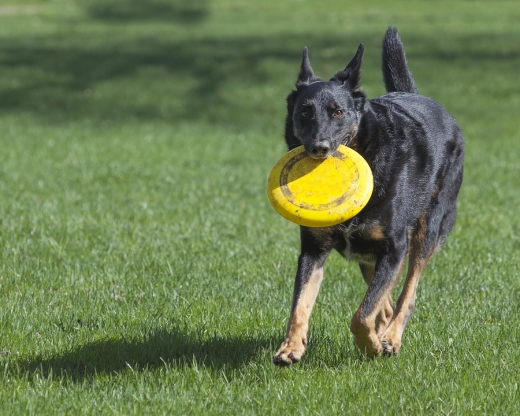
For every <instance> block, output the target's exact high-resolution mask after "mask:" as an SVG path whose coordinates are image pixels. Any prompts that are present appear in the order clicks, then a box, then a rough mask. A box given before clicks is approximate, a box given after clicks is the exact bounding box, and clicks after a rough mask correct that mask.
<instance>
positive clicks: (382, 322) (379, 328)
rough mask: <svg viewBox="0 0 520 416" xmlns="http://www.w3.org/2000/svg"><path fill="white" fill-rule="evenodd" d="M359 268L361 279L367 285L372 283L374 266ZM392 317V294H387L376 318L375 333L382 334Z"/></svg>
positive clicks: (365, 265) (361, 265) (366, 265)
mask: <svg viewBox="0 0 520 416" xmlns="http://www.w3.org/2000/svg"><path fill="white" fill-rule="evenodd" d="M359 268H360V269H361V274H362V275H363V279H365V282H366V284H367V285H369V284H370V282H371V281H372V277H374V272H375V269H376V268H375V266H374V265H373V264H360V265H359ZM393 316H394V302H393V301H392V294H391V293H389V294H388V296H387V298H386V302H385V303H384V305H383V307H382V309H381V310H380V311H379V313H378V314H377V316H376V325H375V331H376V333H377V334H378V335H380V334H382V333H383V332H384V331H385V330H386V328H387V327H388V324H390V321H391V320H392V317H393Z"/></svg>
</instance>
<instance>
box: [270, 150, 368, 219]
mask: <svg viewBox="0 0 520 416" xmlns="http://www.w3.org/2000/svg"><path fill="white" fill-rule="evenodd" d="M373 187H374V179H373V176H372V171H371V170H370V166H368V163H367V162H366V160H365V159H363V157H362V156H361V155H360V154H359V153H357V152H356V151H354V150H352V149H351V148H349V147H346V146H343V145H340V146H339V148H338V150H337V151H336V152H334V154H332V155H331V156H329V157H328V158H326V159H313V158H311V157H310V156H308V155H307V153H306V152H305V148H304V147H303V146H300V147H297V148H296V149H293V150H291V151H290V152H288V153H286V154H285V155H284V156H283V157H282V158H281V159H280V160H279V161H278V162H277V163H276V164H275V165H274V167H273V169H272V170H271V173H270V174H269V179H268V181H267V195H268V197H269V201H270V202H271V205H272V206H273V208H274V209H275V210H276V211H277V212H278V213H279V214H280V215H281V216H282V217H284V218H286V219H288V220H289V221H292V222H295V223H296V224H300V225H303V226H306V227H328V226H331V225H336V224H340V223H342V222H344V221H346V220H348V219H350V218H352V217H354V216H355V215H356V214H358V213H359V212H360V211H361V210H362V209H363V207H364V206H365V205H366V204H367V203H368V201H369V199H370V196H371V195H372V189H373Z"/></svg>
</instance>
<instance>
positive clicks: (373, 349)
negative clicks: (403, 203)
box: [350, 230, 408, 357]
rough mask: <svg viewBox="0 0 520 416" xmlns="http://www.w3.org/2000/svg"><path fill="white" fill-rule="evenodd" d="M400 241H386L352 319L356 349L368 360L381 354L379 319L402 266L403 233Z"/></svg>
mask: <svg viewBox="0 0 520 416" xmlns="http://www.w3.org/2000/svg"><path fill="white" fill-rule="evenodd" d="M401 234H402V235H401V236H400V237H397V238H395V239H392V240H389V241H387V248H386V250H385V253H384V254H382V255H381V256H380V257H379V258H378V259H377V261H376V264H375V269H374V273H373V277H372V279H371V280H370V284H369V285H368V290H367V292H366V294H365V297H364V298H363V301H362V302H361V305H360V307H359V308H358V310H357V311H356V313H355V314H354V316H353V317H352V322H351V324H350V330H351V331H352V333H353V334H354V340H355V342H356V345H357V346H358V347H359V349H360V350H361V351H363V352H364V353H365V354H367V355H368V356H369V357H375V356H377V355H380V354H381V353H382V352H383V345H382V344H381V341H380V335H381V332H380V333H378V330H379V331H381V330H382V329H384V325H382V322H381V317H383V316H384V317H385V319H386V310H387V307H388V304H389V299H390V295H391V293H392V289H393V288H394V286H395V284H396V282H397V280H398V279H399V276H400V275H401V271H402V268H403V264H404V259H405V257H406V253H407V251H408V244H407V243H408V241H407V235H406V231H404V230H403V232H402V233H401Z"/></svg>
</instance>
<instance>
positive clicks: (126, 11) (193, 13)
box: [82, 0, 209, 24]
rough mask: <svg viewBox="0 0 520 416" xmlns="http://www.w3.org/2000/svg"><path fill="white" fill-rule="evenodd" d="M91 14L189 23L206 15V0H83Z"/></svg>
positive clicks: (112, 18) (112, 19) (108, 18)
mask: <svg viewBox="0 0 520 416" xmlns="http://www.w3.org/2000/svg"><path fill="white" fill-rule="evenodd" d="M82 6H83V7H84V8H85V9H86V11H87V12H88V14H89V15H90V16H92V17H93V18H96V19H100V20H106V21H110V22H125V21H136V20H164V21H168V22H175V23H182V24H191V23H197V22H200V21H201V20H204V19H205V18H206V17H208V15H209V8H208V4H207V0H189V1H185V0H85V1H83V2H82Z"/></svg>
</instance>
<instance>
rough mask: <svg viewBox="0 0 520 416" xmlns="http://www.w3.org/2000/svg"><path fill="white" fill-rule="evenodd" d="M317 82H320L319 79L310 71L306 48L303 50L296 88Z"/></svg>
mask: <svg viewBox="0 0 520 416" xmlns="http://www.w3.org/2000/svg"><path fill="white" fill-rule="evenodd" d="M317 81H321V79H320V78H319V77H317V76H315V75H314V71H313V70H312V66H311V61H310V60H309V51H308V50H307V46H306V47H305V48H303V53H302V64H301V66H300V73H299V74H298V80H297V81H296V87H303V86H305V85H309V84H312V83H313V82H317Z"/></svg>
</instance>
